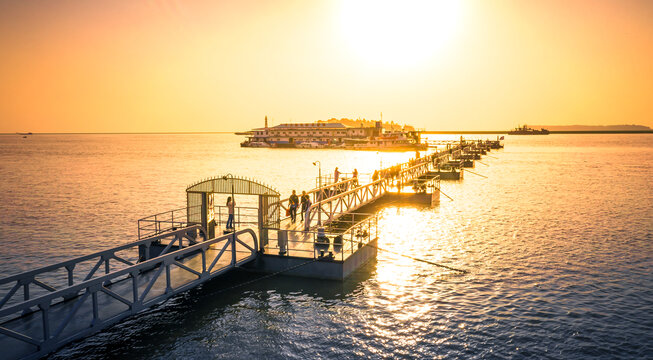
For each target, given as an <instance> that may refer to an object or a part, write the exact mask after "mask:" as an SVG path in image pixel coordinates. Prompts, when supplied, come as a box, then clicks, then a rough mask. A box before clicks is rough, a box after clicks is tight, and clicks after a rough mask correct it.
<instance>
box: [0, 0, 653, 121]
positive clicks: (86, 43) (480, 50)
mask: <svg viewBox="0 0 653 360" xmlns="http://www.w3.org/2000/svg"><path fill="white" fill-rule="evenodd" d="M0 51H2V53H3V57H2V58H0V78H2V79H3V81H2V82H0V133H15V132H34V133H125V132H127V133H133V132H232V131H243V130H249V129H251V128H254V127H260V126H262V124H263V118H264V117H265V116H268V119H269V120H270V123H271V124H279V123H286V122H313V121H317V120H325V119H328V118H332V117H335V118H342V117H349V118H352V117H353V118H358V117H360V118H366V119H378V118H379V116H380V113H381V112H383V119H384V121H394V122H396V123H401V124H409V125H412V126H414V127H416V128H425V129H427V130H442V131H488V130H490V131H493V130H502V129H506V130H508V129H511V128H514V127H515V126H517V125H519V124H524V123H526V124H549V125H551V126H554V125H555V126H558V125H568V124H574V125H590V126H595V125H614V124H624V123H633V124H641V125H643V126H648V127H653V102H651V101H650V94H652V93H653V67H651V65H650V59H652V58H653V3H652V2H650V1H645V0H625V1H618V2H617V1H607V0H600V1H588V0H573V1H559V0H556V1H534V2H522V1H509V0H506V1H499V2H492V3H489V2H488V3H478V2H472V1H455V2H454V1H403V2H398V1H369V0H352V1H310V2H301V1H291V0H279V1H251V0H245V1H238V2H230V1H219V2H213V1H196V2H192V3H183V2H181V1H177V0H161V1H156V0H151V1H145V2H122V1H112V0H99V1H94V2H83V1H68V2H37V1H31V0H28V1H21V2H15V1H13V2H12V1H0Z"/></svg>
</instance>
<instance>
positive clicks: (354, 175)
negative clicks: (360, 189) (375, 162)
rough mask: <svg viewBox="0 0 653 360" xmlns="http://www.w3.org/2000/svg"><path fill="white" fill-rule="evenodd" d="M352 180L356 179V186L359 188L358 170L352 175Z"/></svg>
mask: <svg viewBox="0 0 653 360" xmlns="http://www.w3.org/2000/svg"><path fill="white" fill-rule="evenodd" d="M351 176H352V178H354V185H356V186H358V170H356V169H354V172H353V173H352V174H351Z"/></svg>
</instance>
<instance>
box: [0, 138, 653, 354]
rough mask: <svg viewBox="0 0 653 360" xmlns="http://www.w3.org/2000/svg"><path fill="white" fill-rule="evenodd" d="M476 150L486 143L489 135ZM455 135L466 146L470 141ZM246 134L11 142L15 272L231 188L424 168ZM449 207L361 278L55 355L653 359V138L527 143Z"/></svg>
mask: <svg viewBox="0 0 653 360" xmlns="http://www.w3.org/2000/svg"><path fill="white" fill-rule="evenodd" d="M470 137H473V136H470ZM451 138H452V139H453V138H455V137H451ZM240 141H242V138H240V137H237V136H233V135H220V134H193V135H35V136H30V137H28V138H27V139H23V138H22V137H20V136H9V135H6V136H0V180H1V181H0V214H2V216H1V217H0V276H1V277H4V276H7V275H10V274H14V273H18V272H21V271H25V270H28V269H31V268H34V267H39V266H42V265H47V264H50V263H54V262H58V261H61V260H65V259H68V258H70V257H73V256H78V255H82V254H87V253H90V252H93V251H97V250H101V249H105V248H109V247H113V246H116V245H119V244H123V243H126V242H129V241H132V240H135V238H136V236H137V219H139V218H141V217H144V216H147V215H150V214H154V213H157V212H162V211H166V210H170V209H173V208H178V207H181V206H184V204H185V192H184V191H185V188H186V186H187V185H189V184H190V183H193V182H195V181H197V180H200V179H203V178H206V177H210V176H214V175H223V174H226V173H231V174H234V175H242V176H248V177H252V178H255V179H258V180H260V181H262V182H264V183H267V184H270V185H272V186H274V187H275V188H277V189H278V190H279V191H280V192H282V194H288V193H289V192H290V190H292V189H297V190H302V189H308V188H309V187H311V186H309V185H314V184H315V177H316V176H317V172H318V169H317V168H316V167H315V166H313V165H312V162H313V161H315V160H320V161H321V164H322V168H323V170H324V171H323V172H324V173H331V172H332V171H333V169H334V168H335V166H338V167H339V168H340V170H341V171H345V172H349V171H351V170H353V168H357V169H358V171H359V172H361V173H369V172H372V171H373V170H374V169H375V168H378V167H379V166H380V165H381V164H383V165H384V166H388V165H391V164H394V163H397V162H400V161H405V160H407V159H409V158H411V157H414V156H415V154H414V153H410V152H407V153H377V152H353V151H344V150H283V149H247V148H240V147H239V146H238V143H239V142H240ZM505 145H506V147H505V149H503V150H499V151H493V152H491V153H490V155H491V156H492V157H485V158H484V159H483V160H482V161H483V162H484V163H485V164H486V165H483V164H477V166H476V168H475V169H472V170H473V171H474V172H478V173H480V174H483V175H485V176H487V177H488V178H487V179H485V178H482V177H479V176H475V175H473V174H470V173H467V174H465V179H464V180H462V181H460V182H445V181H443V183H442V190H443V192H445V193H446V194H448V195H449V196H451V197H452V198H453V199H454V201H450V200H448V199H446V198H445V197H442V199H441V204H440V205H439V206H437V207H434V208H426V207H402V208H397V207H388V208H386V209H384V210H383V211H382V212H381V220H380V224H379V225H380V228H381V231H380V237H379V246H380V247H382V248H387V249H389V250H392V251H395V252H400V253H404V254H407V255H411V256H415V257H420V258H424V259H428V260H431V261H435V262H440V263H445V264H448V265H451V266H454V267H459V268H464V269H468V270H469V273H468V274H464V275H460V274H456V273H453V272H450V271H446V270H445V269H442V268H438V267H434V266H431V265H428V264H425V263H419V262H414V261H412V260H409V259H406V258H403V257H398V256H396V255H393V254H391V253H387V252H383V251H380V252H379V254H378V258H377V260H376V261H374V262H373V263H370V264H368V265H367V266H365V267H364V268H362V269H361V270H359V271H358V272H356V273H355V274H354V275H353V276H351V277H350V278H348V279H347V280H346V281H344V282H333V281H319V280H311V279H298V278H292V277H284V276H279V277H275V278H272V279H267V280H264V281H259V282H255V283H253V284H251V285H248V286H245V287H242V288H239V289H236V290H231V291H227V292H221V291H220V290H221V289H223V288H225V287H226V286H230V285H233V284H238V283H241V282H244V281H247V280H251V279H254V278H256V277H257V276H256V275H251V274H248V273H234V274H231V275H228V276H226V277H225V278H222V279H217V280H215V281H212V282H210V283H207V284H204V285H203V286H202V287H200V288H197V289H194V290H192V291H189V292H187V293H185V294H182V295H180V296H177V297H175V298H173V299H171V300H170V301H168V302H167V303H165V304H163V305H162V306H159V307H157V308H155V309H152V310H149V311H147V312H146V313H144V314H142V315H140V316H137V317H133V318H130V319H127V320H126V321H124V322H122V323H120V324H118V325H116V326H114V327H112V328H109V329H107V330H105V331H103V332H101V333H99V334H96V335H94V336H92V337H89V338H86V339H84V340H81V341H79V342H76V343H73V344H71V345H69V346H67V347H65V348H63V349H61V350H59V351H58V352H57V353H55V354H54V355H53V356H52V358H54V359H65V358H66V359H67V358H70V357H80V358H81V357H83V358H85V359H105V358H115V359H124V358H140V359H176V358H199V359H202V358H242V359H253V358H289V359H307V358H334V359H353V358H374V359H377V358H378V359H381V358H429V359H430V358H484V359H485V358H551V359H559V358H573V359H575V358H605V359H613V358H627V359H633V358H653V274H652V270H653V180H652V176H653V135H548V136H521V137H520V136H507V137H506V141H505Z"/></svg>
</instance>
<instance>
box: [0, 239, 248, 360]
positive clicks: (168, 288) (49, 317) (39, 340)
mask: <svg viewBox="0 0 653 360" xmlns="http://www.w3.org/2000/svg"><path fill="white" fill-rule="evenodd" d="M244 238H247V239H244ZM248 239H249V240H248ZM238 247H240V248H241V249H244V250H241V251H238V250H237V249H238ZM257 250H258V241H257V238H256V234H255V233H254V231H252V230H251V229H245V230H240V231H237V232H235V233H232V234H229V235H225V236H221V237H218V238H215V239H211V240H208V241H205V242H202V243H198V244H195V245H192V246H189V247H186V248H184V249H181V250H177V251H174V252H171V253H168V254H165V255H161V256H158V257H155V258H153V259H150V260H147V261H145V262H142V263H140V264H135V265H132V266H129V267H127V268H124V269H121V270H117V271H112V272H110V273H107V274H105V275H103V276H101V277H98V278H94V279H89V280H86V281H83V282H80V283H78V284H74V285H72V286H68V287H66V288H63V289H58V290H56V291H54V292H52V293H50V294H46V295H44V296H40V297H38V298H33V299H29V300H28V301H25V302H22V303H19V304H16V305H13V306H10V307H8V308H4V309H0V318H7V317H13V316H18V317H20V316H21V315H22V314H23V313H24V311H25V309H36V310H35V311H36V314H31V315H29V316H28V317H27V319H25V318H18V319H14V320H12V321H7V322H4V323H2V324H0V345H4V346H3V357H5V358H38V357H40V356H43V355H45V354H47V353H49V352H51V351H54V350H56V349H57V348H58V347H60V346H62V345H65V344H67V343H69V342H71V341H73V340H75V339H79V338H81V337H84V336H88V335H90V334H92V333H95V332H97V331H100V330H101V329H104V328H106V327H107V326H109V325H112V324H114V323H116V322H118V321H120V320H122V319H124V318H125V317H128V316H130V315H134V314H136V313H138V312H140V311H142V310H144V309H146V308H148V307H150V306H152V305H155V304H158V303H160V302H162V301H164V300H166V299H168V298H169V297H171V296H174V295H175V294H178V293H180V292H183V291H186V290H188V289H191V288H193V287H195V286H197V285H199V284H200V283H203V282H205V281H207V280H209V279H211V278H213V277H215V276H218V275H220V274H222V273H224V272H225V271H227V270H229V269H231V268H233V267H235V266H237V265H240V264H243V263H245V262H248V261H250V260H253V259H254V258H255V257H256V254H257ZM223 258H224V261H220V260H221V259H223ZM71 298H72V300H69V301H65V302H57V301H58V300H59V299H71ZM100 298H101V300H99V299H100ZM121 304H122V306H119V305H121ZM7 344H12V346H11V347H7Z"/></svg>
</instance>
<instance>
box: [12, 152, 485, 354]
mask: <svg viewBox="0 0 653 360" xmlns="http://www.w3.org/2000/svg"><path fill="white" fill-rule="evenodd" d="M472 148H473V144H463V143H461V144H459V145H453V146H451V147H450V148H449V149H448V150H447V151H445V152H436V153H433V154H429V155H427V156H424V157H420V158H416V159H413V160H411V161H409V162H406V163H403V164H398V165H395V166H392V167H389V168H386V169H382V170H381V171H379V174H378V177H377V178H376V179H372V180H370V181H368V182H365V183H363V181H361V179H357V178H350V179H342V180H341V181H338V182H331V183H327V184H324V185H322V186H318V187H316V188H315V189H313V190H311V191H309V192H308V194H309V196H311V198H312V205H311V206H310V208H309V209H308V211H307V212H306V213H305V219H304V221H303V222H301V221H296V222H293V221H291V219H290V218H289V217H287V216H285V214H286V209H288V208H289V205H288V202H289V199H288V198H285V199H283V200H282V199H281V198H280V194H279V193H278V192H277V191H276V190H274V189H273V188H271V187H269V186H267V185H265V184H261V183H259V182H256V181H254V180H251V179H246V178H238V177H233V176H230V175H227V176H219V177H214V178H209V179H205V180H203V181H200V182H198V183H195V184H192V185H191V186H189V187H188V188H187V189H186V192H187V204H186V207H184V208H180V209H177V210H172V211H168V212H165V213H160V214H156V215H152V216H149V217H146V218H143V219H140V220H139V222H138V236H139V238H138V240H136V241H133V242H130V243H127V244H124V245H121V246H117V247H114V248H111V249H107V250H103V251H99V252H95V253H92V254H89V255H86V256H81V257H77V258H74V259H70V260H67V261H63V262H59V263H56V264H52V265H48V266H44V267H41V268H38V269H34V270H30V271H27V272H23V273H20V274H16V275H12V276H9V277H6V278H3V279H0V348H1V349H3V358H6V359H36V358H39V357H42V356H44V355H47V354H48V353H50V352H53V351H55V350H57V349H58V348H60V347H61V346H63V345H65V344H68V343H70V342H72V341H74V340H76V339H80V338H83V337H85V336H88V335H91V334H93V333H96V332H98V331H100V330H102V329H104V328H106V327H108V326H111V325H112V324H115V323H117V322H119V321H121V320H122V319H124V318H126V317H128V316H132V315H135V314H137V313H139V312H141V311H143V310H145V309H148V308H150V307H152V306H154V305H156V304H160V303H161V302H164V301H165V300H167V299H169V298H170V297H172V296H175V295H177V294H179V293H181V292H184V291H186V290H189V289H191V288H194V287H196V286H197V285H199V284H202V283H204V282H206V281H209V280H211V279H213V278H215V277H217V276H220V275H222V274H224V273H226V272H228V271H230V270H232V269H235V268H237V267H248V268H250V269H254V270H257V271H261V272H279V271H287V270H288V269H292V271H287V273H288V274H290V275H299V276H309V277H317V278H329V279H342V278H344V277H346V276H348V274H350V273H351V272H352V271H354V270H355V269H356V268H358V267H360V266H361V265H362V264H364V263H365V262H366V261H368V260H369V259H371V258H373V257H375V256H376V241H377V238H378V227H377V221H378V218H377V215H376V214H374V213H370V214H365V213H360V210H361V209H366V208H369V207H368V205H370V204H372V203H373V202H375V201H376V200H378V199H380V198H382V197H384V196H386V195H390V194H397V193H402V191H403V193H409V194H416V195H423V194H425V193H429V194H428V196H429V197H433V196H435V195H438V198H439V177H438V176H437V175H435V176H432V175H429V174H431V172H430V171H429V170H430V169H432V168H433V167H434V166H437V165H438V164H440V163H442V162H445V161H447V160H448V159H450V158H451V157H455V156H456V155H459V154H460V153H461V152H464V151H465V150H470V149H472ZM359 181H360V183H359ZM411 184H412V186H411ZM426 184H428V187H429V188H430V189H428V190H427V186H426ZM405 187H408V189H405ZM215 194H231V195H236V194H241V195H254V196H257V197H258V207H237V208H236V214H235V215H236V216H235V217H236V219H235V224H236V227H237V228H238V230H234V231H232V232H228V233H222V234H221V233H220V232H221V231H220V230H221V229H222V228H223V218H224V217H225V215H226V213H227V210H226V209H225V208H224V207H222V206H217V205H216V204H215V201H214V195H215ZM357 211H358V212H357ZM282 214H283V215H282ZM299 215H300V214H298V216H299Z"/></svg>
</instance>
